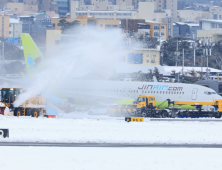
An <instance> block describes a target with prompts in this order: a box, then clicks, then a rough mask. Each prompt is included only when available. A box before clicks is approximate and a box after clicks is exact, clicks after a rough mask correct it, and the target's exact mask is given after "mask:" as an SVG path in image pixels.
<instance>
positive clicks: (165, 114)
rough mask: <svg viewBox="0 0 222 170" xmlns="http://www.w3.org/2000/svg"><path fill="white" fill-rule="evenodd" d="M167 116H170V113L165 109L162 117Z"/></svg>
mask: <svg viewBox="0 0 222 170" xmlns="http://www.w3.org/2000/svg"><path fill="white" fill-rule="evenodd" d="M166 117H169V114H168V112H167V111H166V110H163V111H162V118H166Z"/></svg>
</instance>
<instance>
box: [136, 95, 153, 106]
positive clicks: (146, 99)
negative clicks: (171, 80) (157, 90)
mask: <svg viewBox="0 0 222 170" xmlns="http://www.w3.org/2000/svg"><path fill="white" fill-rule="evenodd" d="M155 106H156V103H155V97H154V96H150V95H140V96H139V97H138V98H137V108H143V107H155Z"/></svg>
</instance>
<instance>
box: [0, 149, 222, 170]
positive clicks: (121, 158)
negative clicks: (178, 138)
mask: <svg viewBox="0 0 222 170" xmlns="http://www.w3.org/2000/svg"><path fill="white" fill-rule="evenodd" d="M221 157H222V149H215V148H214V149H203V148H64V147H61V148H60V147H0V169H1V170H26V169H30V170H49V169H50V170H125V169H128V170H148V169H151V170H171V169H172V170H174V169H179V170H221V167H222V161H221Z"/></svg>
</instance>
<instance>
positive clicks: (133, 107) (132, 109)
mask: <svg viewBox="0 0 222 170" xmlns="http://www.w3.org/2000/svg"><path fill="white" fill-rule="evenodd" d="M136 111H137V105H136V104H129V105H127V113H129V114H136Z"/></svg>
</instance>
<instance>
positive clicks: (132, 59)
mask: <svg viewBox="0 0 222 170" xmlns="http://www.w3.org/2000/svg"><path fill="white" fill-rule="evenodd" d="M128 63H129V64H143V54H139V53H130V54H128Z"/></svg>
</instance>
